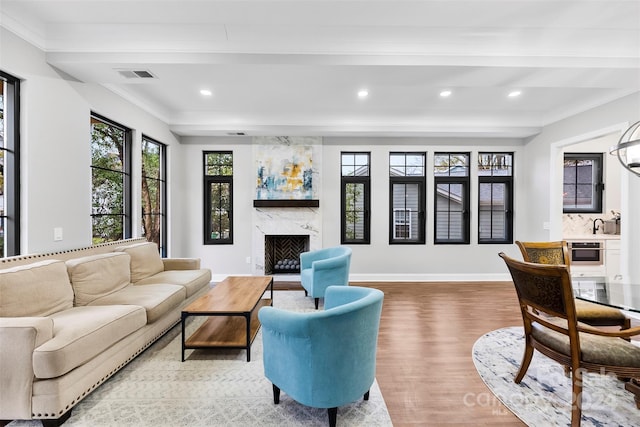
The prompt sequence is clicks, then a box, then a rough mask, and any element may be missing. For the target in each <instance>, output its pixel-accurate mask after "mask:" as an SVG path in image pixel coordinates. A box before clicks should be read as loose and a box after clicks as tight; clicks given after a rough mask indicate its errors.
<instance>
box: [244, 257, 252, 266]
mask: <svg viewBox="0 0 640 427" xmlns="http://www.w3.org/2000/svg"><path fill="white" fill-rule="evenodd" d="M245 262H246V263H247V264H251V257H250V256H248V257H247V259H246V260H245Z"/></svg>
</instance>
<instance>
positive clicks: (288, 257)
mask: <svg viewBox="0 0 640 427" xmlns="http://www.w3.org/2000/svg"><path fill="white" fill-rule="evenodd" d="M308 250H309V236H308V235H265V236H264V274H266V275H269V274H299V273H300V253H301V252H306V251H308Z"/></svg>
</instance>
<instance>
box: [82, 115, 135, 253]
mask: <svg viewBox="0 0 640 427" xmlns="http://www.w3.org/2000/svg"><path fill="white" fill-rule="evenodd" d="M91 184H92V192H91V219H92V223H93V225H92V233H93V243H94V244H98V243H103V242H113V241H116V240H121V239H128V238H130V237H131V130H130V129H128V128H126V127H124V126H122V125H120V124H118V123H116V122H113V121H111V120H109V119H107V118H104V117H101V116H98V115H97V114H92V115H91Z"/></svg>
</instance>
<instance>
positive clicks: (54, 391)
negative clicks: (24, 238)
mask: <svg viewBox="0 0 640 427" xmlns="http://www.w3.org/2000/svg"><path fill="white" fill-rule="evenodd" d="M210 281H211V272H210V271H209V270H207V269H201V268H200V262H199V260H197V259H161V258H160V256H159V254H158V249H157V246H156V245H155V244H154V243H148V242H146V241H144V240H142V239H130V240H127V241H121V242H115V243H110V244H105V245H99V246H93V247H89V248H84V249H78V250H73V251H65V252H59V253H55V254H44V255H35V256H24V257H16V258H5V259H3V260H2V262H1V263H0V420H14V419H18V420H24V419H42V420H43V421H44V424H46V425H48V424H54V425H55V424H60V423H62V422H64V421H65V420H66V419H67V418H68V417H69V416H70V414H71V409H72V407H73V406H74V405H75V404H76V403H78V402H79V401H80V400H82V399H83V398H84V397H85V396H86V395H87V394H88V393H90V392H91V391H92V390H93V389H95V388H96V387H97V386H98V385H100V384H102V383H103V382H104V381H105V380H107V379H108V378H109V377H110V376H112V375H113V374H114V373H116V372H117V371H118V370H119V369H120V368H122V367H123V366H124V365H126V364H127V363H128V362H129V361H131V360H132V359H133V358H135V357H136V356H137V355H138V354H140V353H141V352H142V351H143V350H144V349H145V348H147V347H148V346H149V345H151V344H152V343H153V342H154V341H156V340H157V339H158V338H159V337H161V336H162V335H163V334H164V333H165V332H167V331H168V330H169V329H171V328H172V327H173V326H174V325H175V324H176V323H178V322H179V320H180V311H181V309H182V307H184V306H185V305H186V304H188V303H189V302H191V301H193V300H194V299H195V298H197V297H198V296H200V295H202V294H203V293H205V292H206V290H207V289H208V288H209V286H208V284H209V282H210Z"/></svg>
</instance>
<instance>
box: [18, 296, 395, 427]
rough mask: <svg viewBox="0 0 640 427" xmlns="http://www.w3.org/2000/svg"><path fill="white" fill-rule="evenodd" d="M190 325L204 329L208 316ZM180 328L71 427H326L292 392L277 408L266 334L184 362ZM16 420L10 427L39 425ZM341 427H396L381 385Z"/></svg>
mask: <svg viewBox="0 0 640 427" xmlns="http://www.w3.org/2000/svg"><path fill="white" fill-rule="evenodd" d="M274 306H275V307H279V308H285V309H288V310H295V311H314V310H315V309H314V305H313V299H312V298H307V297H305V296H304V292H302V291H276V292H275V294H274ZM193 319H194V320H193V321H192V322H191V323H190V324H189V325H188V330H187V331H188V332H189V331H192V330H194V329H195V328H196V326H197V324H198V321H199V320H200V318H193ZM180 351H181V338H180V327H179V326H176V327H175V328H173V329H172V330H171V331H169V333H167V334H166V335H165V336H164V337H163V338H161V339H160V340H159V341H157V342H156V343H155V344H153V345H152V346H151V347H149V348H148V349H147V350H146V351H145V352H144V353H142V354H141V355H140V356H138V357H137V358H136V359H135V360H133V361H132V362H131V363H129V364H128V365H127V366H126V367H125V368H123V369H122V370H121V371H120V372H118V373H117V374H116V375H115V376H113V377H112V378H111V379H109V380H108V381H107V382H105V383H104V384H102V385H101V386H100V387H98V388H97V389H96V390H95V391H93V392H92V393H91V394H90V395H89V396H87V397H86V398H85V399H84V400H83V401H82V402H80V403H79V404H78V405H76V406H75V407H74V409H73V412H72V415H71V418H70V419H69V420H68V421H67V422H66V423H65V424H64V426H91V427H106V426H109V427H111V426H118V427H122V426H136V427H144V426H149V427H161V426H172V427H173V426H188V427H197V426H207V427H211V426H239V427H243V426H246V427H255V426H274V427H275V426H278V427H281V426H322V427H325V426H326V425H328V417H327V410H326V409H317V408H310V407H307V406H304V405H301V404H299V403H297V402H295V401H293V400H292V399H291V398H289V397H288V396H287V395H286V393H284V392H283V393H282V394H281V395H280V403H279V404H278V405H275V404H274V403H273V394H272V388H271V383H270V382H269V381H268V380H267V379H266V378H265V377H264V370H263V364H262V334H261V333H260V332H259V333H258V336H257V337H256V339H255V341H254V343H253V346H252V348H251V362H247V359H246V352H245V351H244V350H232V349H222V350H219V349H216V350H187V351H186V353H185V355H186V357H187V360H186V361H185V362H184V363H183V362H181V361H180ZM39 425H41V423H40V422H39V421H28V422H25V421H20V422H18V421H14V422H12V423H11V424H9V426H11V427H14V426H29V427H31V426H39ZM338 425H339V426H380V427H382V426H391V425H392V423H391V419H390V417H389V413H388V411H387V407H386V405H385V402H384V399H383V397H382V394H381V393H380V389H379V387H378V384H377V382H375V383H374V384H373V387H372V388H371V393H370V397H369V400H368V401H364V400H359V401H357V402H354V403H352V404H349V405H345V406H341V407H339V408H338Z"/></svg>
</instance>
